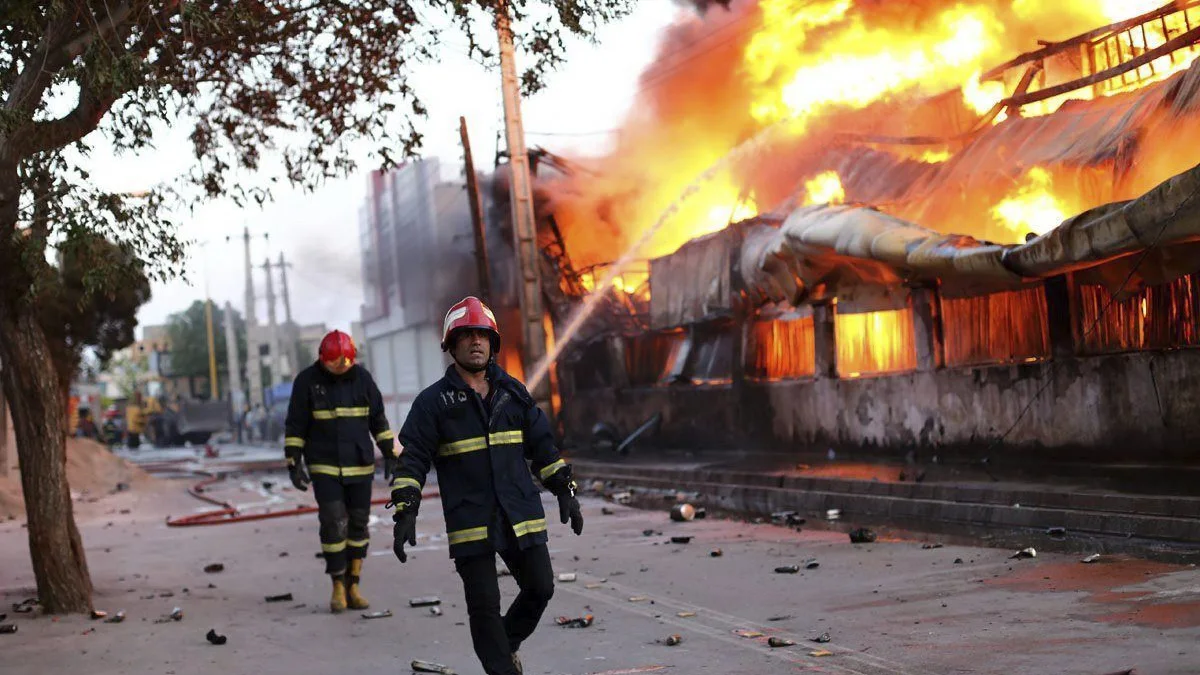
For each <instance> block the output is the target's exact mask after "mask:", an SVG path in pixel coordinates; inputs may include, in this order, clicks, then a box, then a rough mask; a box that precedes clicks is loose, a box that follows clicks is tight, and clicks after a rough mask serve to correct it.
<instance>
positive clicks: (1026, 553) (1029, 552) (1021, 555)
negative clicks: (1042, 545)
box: [1008, 548, 1037, 560]
mask: <svg viewBox="0 0 1200 675" xmlns="http://www.w3.org/2000/svg"><path fill="white" fill-rule="evenodd" d="M1036 557H1037V551H1036V550H1035V549H1033V548H1023V549H1021V550H1020V551H1017V552H1016V553H1014V554H1012V555H1010V556H1008V558H1009V560H1012V559H1017V560H1024V559H1025V558H1036Z"/></svg>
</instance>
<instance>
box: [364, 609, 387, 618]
mask: <svg viewBox="0 0 1200 675" xmlns="http://www.w3.org/2000/svg"><path fill="white" fill-rule="evenodd" d="M391 616H392V610H390V609H381V610H379V611H378V612H367V613H365V614H363V615H362V618H364V619H388V618H391Z"/></svg>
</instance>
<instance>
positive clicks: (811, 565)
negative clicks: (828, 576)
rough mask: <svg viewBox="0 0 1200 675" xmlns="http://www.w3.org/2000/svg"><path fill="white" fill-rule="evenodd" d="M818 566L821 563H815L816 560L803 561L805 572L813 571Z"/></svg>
mask: <svg viewBox="0 0 1200 675" xmlns="http://www.w3.org/2000/svg"><path fill="white" fill-rule="evenodd" d="M820 566H821V563H819V562H817V559H816V558H809V559H808V560H805V561H804V569H806V570H815V569H817V568H818V567H820Z"/></svg>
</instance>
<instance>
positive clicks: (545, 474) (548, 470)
mask: <svg viewBox="0 0 1200 675" xmlns="http://www.w3.org/2000/svg"><path fill="white" fill-rule="evenodd" d="M566 465H567V463H566V462H564V461H563V460H561V459H560V460H558V461H556V462H554V463H552V464H550V465H548V466H546V467H545V468H544V469H542V470H541V471H539V472H538V476H540V477H541V479H542V480H546V479H547V478H549V477H550V476H553V475H554V474H555V473H556V472H557V471H558V470H559V469H561V468H563V467H565V466H566Z"/></svg>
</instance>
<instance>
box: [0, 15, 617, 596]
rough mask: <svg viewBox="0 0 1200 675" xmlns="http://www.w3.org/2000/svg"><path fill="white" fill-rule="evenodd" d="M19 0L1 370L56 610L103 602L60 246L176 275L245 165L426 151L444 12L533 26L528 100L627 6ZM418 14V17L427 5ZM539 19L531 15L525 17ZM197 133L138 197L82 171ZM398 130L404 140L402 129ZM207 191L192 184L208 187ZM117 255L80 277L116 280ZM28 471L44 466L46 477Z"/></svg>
mask: <svg viewBox="0 0 1200 675" xmlns="http://www.w3.org/2000/svg"><path fill="white" fill-rule="evenodd" d="M509 3H510V0H425V1H424V2H417V1H415V0H6V1H5V2H3V3H0V361H2V362H3V363H4V369H3V371H2V374H0V377H2V378H3V386H4V390H5V393H6V394H7V396H8V398H9V400H10V401H11V406H12V416H13V422H14V427H15V431H16V437H17V446H18V453H19V456H20V462H21V467H22V472H21V473H22V482H23V485H24V488H25V501H26V507H27V513H28V516H29V522H28V528H29V541H30V548H31V549H32V558H33V568H34V574H35V576H36V578H37V585H38V595H39V597H40V599H41V603H42V606H43V607H44V608H45V610H46V611H48V612H52V613H59V612H79V611H86V610H87V609H89V607H90V605H91V598H90V592H89V589H90V581H89V580H88V574H87V566H86V563H85V562H84V556H83V548H82V545H81V543H80V541H79V536H78V532H77V530H76V528H75V525H74V518H73V515H72V511H71V501H70V492H69V489H68V486H67V480H66V474H65V471H64V469H63V464H64V457H65V454H64V453H65V443H66V419H65V418H66V401H65V400H64V399H63V397H62V396H61V395H60V392H61V391H62V383H61V382H58V381H56V380H57V379H59V378H58V377H57V376H56V377H49V376H47V375H48V374H51V373H54V374H57V373H58V372H59V371H60V368H59V366H58V365H56V364H55V363H54V358H55V354H54V351H53V350H52V349H51V347H50V338H49V336H48V335H47V334H46V330H45V329H44V327H43V326H42V325H41V323H40V322H39V320H38V312H37V299H38V297H39V295H40V289H41V286H42V284H43V283H45V282H44V279H45V278H46V277H47V276H48V275H47V273H46V270H47V267H48V266H49V265H48V263H47V262H46V260H47V254H48V251H49V249H50V248H53V247H55V246H57V247H60V248H61V247H64V246H65V247H70V246H71V244H72V242H74V241H77V240H79V239H81V238H85V237H87V236H89V235H92V234H99V235H101V236H104V237H105V238H106V239H109V240H110V241H112V242H113V243H114V244H116V245H117V246H119V247H121V248H122V250H124V251H126V252H128V253H129V254H130V255H131V256H132V258H133V259H134V260H136V261H138V262H139V263H140V264H142V265H143V266H144V269H145V272H146V273H147V274H148V275H149V276H151V277H152V278H165V277H168V276H170V275H172V274H174V273H175V270H177V269H178V268H179V264H180V263H181V262H182V260H183V253H184V242H182V241H180V240H179V239H178V238H177V237H176V236H175V229H174V225H173V223H172V221H171V220H170V218H169V213H170V209H171V207H174V206H178V205H181V204H187V203H189V202H194V201H195V200H196V199H200V198H205V197H217V196H221V195H227V196H230V197H232V198H233V199H234V200H235V201H237V203H239V204H246V203H248V202H258V203H262V202H263V201H264V200H266V199H269V198H270V192H269V191H268V190H266V189H263V188H258V187H253V186H251V187H241V183H240V182H239V180H238V178H239V176H238V174H239V173H245V172H256V171H264V172H269V173H270V174H271V175H272V180H278V179H279V178H282V179H284V180H287V181H289V182H290V183H291V184H294V185H300V186H304V187H307V188H313V187H315V186H317V185H319V184H320V183H321V182H322V181H323V180H325V179H326V178H329V177H332V176H339V175H344V174H346V173H348V172H350V171H352V170H354V169H355V168H356V166H355V163H354V162H353V161H352V159H351V156H350V148H351V146H352V145H353V144H355V143H357V142H360V141H364V140H365V141H368V142H370V143H371V144H372V145H373V146H374V148H375V150H374V152H373V156H374V157H375V158H376V159H378V160H379V163H380V165H382V166H384V167H387V166H389V165H390V164H391V163H392V162H393V160H394V159H395V158H398V157H401V156H407V155H414V154H416V152H417V151H418V150H419V148H420V143H421V137H420V134H418V133H417V131H416V128H415V126H414V121H415V118H418V117H420V116H422V115H424V112H425V109H424V107H423V105H422V104H421V101H420V98H419V97H418V95H417V92H416V91H415V90H414V89H413V88H412V86H411V84H410V81H409V77H408V75H409V71H410V69H411V67H412V65H413V64H415V63H421V62H432V61H434V60H435V58H436V56H435V54H434V50H435V48H436V47H437V46H438V45H439V44H440V34H441V32H442V31H443V30H444V28H440V27H439V26H440V25H441V23H440V22H439V21H438V19H445V18H449V20H450V21H451V22H452V23H451V25H453V26H457V27H458V28H460V29H462V30H463V31H464V32H466V34H467V36H468V41H469V49H470V53H471V55H472V56H477V57H479V58H481V59H492V58H493V55H492V54H490V53H489V52H488V51H486V50H485V49H483V48H482V47H481V46H480V45H479V43H478V42H477V41H476V32H475V31H476V30H477V29H481V28H480V26H484V27H485V26H486V24H480V18H481V17H483V18H485V19H486V17H487V16H488V15H489V13H493V12H495V11H505V12H510V11H511V13H512V14H513V17H514V19H515V20H516V21H518V22H521V21H524V20H526V19H531V21H530V26H529V27H528V30H527V33H526V34H525V35H524V36H522V38H521V43H520V45H519V46H520V47H522V48H523V49H524V50H525V51H526V52H527V53H528V54H531V55H532V56H533V57H534V58H533V60H532V66H531V67H530V68H529V69H528V71H527V72H526V73H525V76H524V77H523V78H522V83H523V85H524V87H525V89H526V91H527V92H532V91H535V90H536V89H537V88H538V87H539V86H540V84H541V78H542V76H543V75H544V74H545V73H546V72H547V70H548V69H549V68H552V67H553V66H554V65H556V64H557V63H559V62H560V61H561V60H562V58H563V53H564V42H563V37H564V36H566V35H569V34H574V35H580V36H585V37H586V36H590V35H591V34H592V33H593V32H594V30H595V28H596V27H597V26H598V25H599V24H600V23H603V22H605V21H608V20H611V19H613V18H616V17H619V16H622V15H623V14H625V13H626V12H627V11H628V10H629V8H630V6H631V5H632V0H511V6H510V5H509ZM418 8H420V11H419V9H418ZM527 14H529V16H527ZM179 124H189V125H191V126H192V133H191V136H190V138H191V142H192V145H193V152H194V156H195V165H194V168H193V169H192V170H191V171H190V172H189V173H188V175H187V176H185V177H184V178H185V179H186V180H185V181H181V182H179V183H178V184H176V185H172V186H161V187H159V188H157V189H155V190H152V191H150V192H149V193H148V194H146V195H144V196H141V197H135V198H130V197H129V196H127V195H118V194H111V193H108V192H105V191H104V190H102V189H100V188H98V187H97V186H96V185H94V184H93V183H92V182H91V177H90V176H89V174H88V172H87V170H86V163H85V162H83V161H81V158H86V155H87V153H88V150H89V146H88V143H89V142H91V141H92V139H94V138H95V137H96V135H95V133H94V132H96V131H97V129H100V130H101V132H102V133H103V134H104V135H105V137H106V138H107V140H108V142H109V143H111V145H112V146H113V148H114V149H115V150H116V151H117V152H125V151H137V150H138V149H141V148H145V147H147V146H149V145H150V144H151V143H152V142H153V140H154V132H155V129H156V128H166V127H169V126H172V125H179ZM397 129H398V130H399V133H398V134H397V133H396V131H395V130H397ZM196 188H198V189H196ZM119 278H120V274H119V270H118V269H117V268H116V267H115V266H114V265H112V264H108V263H106V264H103V265H101V266H100V267H98V268H95V269H90V270H88V271H87V273H86V274H85V275H84V282H85V284H86V285H87V286H88V287H89V288H92V289H111V288H114V287H115V286H114V285H115V284H116V283H118V279H119ZM33 476H37V478H36V480H35V479H34V478H33Z"/></svg>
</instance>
